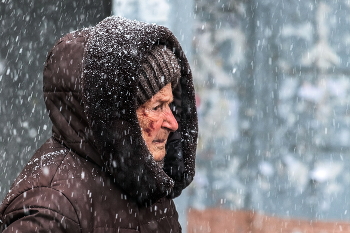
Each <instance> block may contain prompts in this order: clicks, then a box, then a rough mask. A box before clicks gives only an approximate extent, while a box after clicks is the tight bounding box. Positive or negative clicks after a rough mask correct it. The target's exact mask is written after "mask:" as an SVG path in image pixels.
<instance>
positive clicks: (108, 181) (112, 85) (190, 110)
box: [0, 17, 197, 233]
mask: <svg viewBox="0 0 350 233" xmlns="http://www.w3.org/2000/svg"><path fill="white" fill-rule="evenodd" d="M154 44H165V45H167V47H169V48H171V49H172V50H173V51H174V53H175V55H176V56H177V58H178V59H179V62H180V65H181V69H182V71H181V72H182V76H181V80H180V82H179V85H178V86H177V87H176V88H175V89H174V91H173V95H174V107H173V110H174V115H175V117H176V118H177V120H178V123H179V129H178V130H177V131H176V132H174V133H172V134H171V135H170V136H169V139H168V144H167V155H166V157H165V165H164V168H163V169H161V168H160V167H159V166H158V165H157V164H156V163H155V161H154V160H153V158H152V156H151V155H150V153H149V151H148V149H147V147H146V145H145V142H144V140H143V139H142V136H141V129H140V127H139V124H138V121H137V116H136V105H135V102H136V94H135V93H136V91H137V82H138V77H139V70H140V64H141V63H142V60H143V59H144V57H145V55H146V54H147V53H148V51H150V50H151V48H152V46H153V45H154ZM44 98H45V103H46V105H47V109H48V111H49V115H50V118H51V120H52V123H53V129H52V131H53V136H52V137H51V138H50V139H49V140H47V142H46V143H45V144H44V145H43V146H42V147H41V148H40V149H39V150H38V151H37V152H36V153H35V154H34V156H33V157H32V158H31V160H30V161H29V162H28V164H27V166H26V167H25V168H24V169H23V171H22V173H21V174H20V175H19V176H18V178H17V179H16V180H15V182H14V184H13V185H12V188H11V190H10V192H9V194H8V195H7V196H6V197H5V199H4V201H3V203H2V205H1V207H0V220H1V222H0V225H1V230H3V231H4V232H121V233H123V232H128V233H131V232H143V233H145V232H172V233H175V232H181V227H180V225H179V223H178V214H177V212H176V209H175V206H174V203H173V201H172V198H174V197H177V196H178V195H180V194H181V191H182V190H183V189H184V188H185V187H186V186H188V185H189V184H190V182H191V181H192V179H193V177H194V161H195V150H196V140H197V115H196V108H195V98H194V88H193V83H192V75H191V71H190V68H189V65H188V62H187V59H186V57H185V56H184V54H183V51H182V49H181V47H180V45H179V43H178V41H177V40H176V38H175V37H174V35H173V34H172V33H171V32H170V31H169V30H168V29H167V28H165V27H161V26H156V25H151V24H145V23H140V22H137V21H130V20H126V19H124V18H120V17H109V18H107V19H105V20H103V21H102V22H100V23H99V24H98V25H96V26H95V27H91V28H87V29H83V30H80V31H75V32H72V33H69V34H67V35H66V36H64V37H63V38H62V39H61V40H59V41H58V42H57V43H56V44H55V46H54V48H53V49H52V50H51V51H50V53H49V55H48V58H47V62H46V65H45V69H44Z"/></svg>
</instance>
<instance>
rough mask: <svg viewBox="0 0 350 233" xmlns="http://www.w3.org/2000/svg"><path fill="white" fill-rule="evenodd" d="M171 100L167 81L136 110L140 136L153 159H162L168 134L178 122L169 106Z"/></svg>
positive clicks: (169, 85)
mask: <svg viewBox="0 0 350 233" xmlns="http://www.w3.org/2000/svg"><path fill="white" fill-rule="evenodd" d="M171 102H173V93H172V89H171V83H169V84H167V85H166V86H164V87H163V88H162V89H161V90H160V91H159V92H157V94H155V95H154V96H152V98H151V99H149V100H148V101H147V102H146V103H144V104H143V105H141V106H140V107H138V108H137V110H136V114H137V119H138V121H139V124H140V127H141V131H142V137H143V139H144V140H145V143H146V145H147V148H148V150H149V151H150V152H151V154H152V156H153V158H154V160H155V161H161V160H163V159H164V157H165V154H166V150H165V144H166V142H167V139H168V136H169V134H170V132H174V131H176V130H177V129H178V123H177V121H176V119H175V117H174V115H173V113H172V111H171V109H170V107H169V105H170V103H171Z"/></svg>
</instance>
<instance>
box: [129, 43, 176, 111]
mask: <svg viewBox="0 0 350 233" xmlns="http://www.w3.org/2000/svg"><path fill="white" fill-rule="evenodd" d="M180 77H181V69H180V66H179V63H178V61H177V58H176V57H175V54H174V53H173V52H172V51H171V50H170V49H168V48H167V47H166V46H165V45H156V46H154V47H153V48H152V50H151V51H150V52H149V53H148V55H147V56H146V57H145V60H144V61H143V63H142V68H141V72H140V77H139V83H138V90H137V102H136V104H137V106H140V105H142V104H144V103H145V102H147V100H149V99H151V98H152V96H154V95H155V94H156V93H157V92H158V91H160V90H161V89H162V88H163V87H164V86H165V85H167V84H168V83H171V87H172V88H173V89H174V88H175V86H176V85H177V83H178V80H179V79H180Z"/></svg>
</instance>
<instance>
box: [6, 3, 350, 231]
mask: <svg viewBox="0 0 350 233" xmlns="http://www.w3.org/2000/svg"><path fill="white" fill-rule="evenodd" d="M110 15H120V16H124V17H127V18H130V19H137V20H141V21H147V22H151V23H157V24H161V25H165V26H167V27H169V28H170V29H171V30H172V31H173V32H174V33H175V35H176V36H177V38H178V39H179V41H180V43H181V44H182V46H183V48H184V50H185V52H186V55H187V57H188V58H189V60H190V63H191V67H192V71H193V74H194V81H195V87H196V93H197V107H198V113H199V129H200V132H199V136H200V137H199V141H198V150H197V151H198V153H197V170H196V177H195V180H194V182H193V183H192V184H191V185H190V187H189V188H187V189H186V190H185V192H184V193H183V195H182V196H180V197H179V198H177V199H175V201H176V205H177V208H178V212H179V214H180V221H181V224H182V227H183V229H184V232H189V233H190V232H191V233H195V232H214V233H216V232H242V233H243V232H252V233H258V232H259V233H260V232H261V233H262V232H283V233H285V232H291V233H292V232H293V233H301V232H322V233H326V232H350V211H349V210H350V188H349V187H350V127H349V125H350V109H349V108H350V106H349V104H350V67H349V64H350V56H349V54H350V46H349V44H350V1H349V0H318V1H315V0H302V1H300V0H283V1H274V0H148V1H142V0H103V1H97V0H89V1H78V0H56V1H44V0H35V1H21V0H1V1H0V23H1V27H0V130H1V132H2V133H1V134H0V199H1V200H2V199H3V197H4V196H5V195H6V193H7V192H8V189H9V187H10V185H11V183H12V182H13V180H14V179H15V177H16V176H17V174H18V173H19V172H20V171H21V170H22V168H23V167H24V165H25V164H26V162H27V161H28V160H29V158H30V157H31V156H32V154H33V153H34V151H35V150H36V149H37V148H38V147H39V146H40V145H41V144H42V143H43V142H44V141H45V140H46V139H47V138H48V137H49V136H50V134H51V124H50V121H49V118H48V115H47V113H46V109H45V106H44V101H43V98H42V70H43V64H44V61H45V57H46V54H47V52H48V51H49V49H50V48H51V47H52V46H53V44H54V42H55V41H56V40H58V39H59V38H60V37H61V36H62V35H64V34H65V33H68V32H70V31H72V30H75V29H79V28H83V27H89V26H93V25H95V24H97V23H98V22H99V21H101V20H102V19H104V18H105V17H107V16H110Z"/></svg>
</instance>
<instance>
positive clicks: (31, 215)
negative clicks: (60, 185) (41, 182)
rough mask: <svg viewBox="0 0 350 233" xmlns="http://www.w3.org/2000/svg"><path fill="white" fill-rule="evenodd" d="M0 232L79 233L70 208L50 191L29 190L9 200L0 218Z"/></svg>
mask: <svg viewBox="0 0 350 233" xmlns="http://www.w3.org/2000/svg"><path fill="white" fill-rule="evenodd" d="M0 232H3V233H9V232H58V233H60V232H62V233H63V232H65V233H68V232H72V233H73V232H81V228H80V224H79V220H78V217H77V215H76V212H75V210H74V207H73V205H72V204H71V203H70V201H69V200H68V198H67V197H65V196H64V195H63V194H62V193H60V192H59V191H57V190H54V189H52V188H47V187H40V188H33V189H31V190H28V191H26V192H24V193H21V194H20V195H18V196H17V197H15V198H13V199H12V200H11V201H10V202H9V204H8V205H7V207H6V209H5V211H4V212H3V216H2V226H1V229H0Z"/></svg>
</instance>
